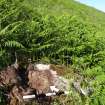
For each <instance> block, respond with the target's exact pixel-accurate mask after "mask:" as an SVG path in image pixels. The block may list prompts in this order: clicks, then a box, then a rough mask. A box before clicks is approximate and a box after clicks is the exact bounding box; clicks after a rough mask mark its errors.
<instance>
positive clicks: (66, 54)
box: [0, 0, 105, 105]
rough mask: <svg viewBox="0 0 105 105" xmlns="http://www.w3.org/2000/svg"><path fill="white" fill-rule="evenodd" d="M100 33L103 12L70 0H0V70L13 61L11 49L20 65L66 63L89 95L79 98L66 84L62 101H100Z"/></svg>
mask: <svg viewBox="0 0 105 105" xmlns="http://www.w3.org/2000/svg"><path fill="white" fill-rule="evenodd" d="M104 34H105V13H104V12H101V11H99V10H96V9H95V8H92V7H89V6H86V5H84V4H81V3H78V2H76V1H74V0H0V69H2V68H3V67H6V66H7V65H9V64H12V63H13V62H14V61H15V58H16V57H15V53H17V58H18V60H19V62H21V63H22V64H23V65H25V64H26V63H27V60H28V58H31V59H32V61H33V62H43V63H52V64H60V65H66V66H67V67H68V69H67V72H68V71H69V69H71V68H72V71H73V72H75V73H78V75H82V76H83V77H84V78H85V81H83V84H82V85H81V86H82V87H83V88H86V87H87V85H88V86H90V87H91V88H92V89H93V94H91V95H90V96H86V97H84V96H81V95H79V94H78V93H76V92H74V91H73V90H72V88H71V91H70V95H69V96H68V97H67V98H66V101H65V102H64V105H78V104H80V105H105V100H104V99H105V35H104ZM74 76H75V75H74V74H72V76H71V75H70V74H69V73H68V75H65V77H66V78H69V79H70V80H72V79H74ZM86 81H87V82H86ZM97 87H98V88H97ZM74 93H75V94H74ZM0 94H1V99H2V100H1V103H0V104H3V103H4V101H3V97H2V91H1V93H0ZM60 101H61V100H59V99H57V100H55V102H54V103H53V105H60V104H61V105H62V103H63V102H60Z"/></svg>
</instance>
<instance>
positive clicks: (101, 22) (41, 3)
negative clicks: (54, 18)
mask: <svg viewBox="0 0 105 105" xmlns="http://www.w3.org/2000/svg"><path fill="white" fill-rule="evenodd" d="M24 2H25V5H28V6H29V5H30V6H31V7H32V8H34V9H35V8H37V9H38V11H39V12H40V13H44V14H51V15H62V14H66V15H68V14H71V15H76V16H78V17H80V19H83V20H84V21H87V22H90V23H92V24H95V25H97V26H100V27H101V28H102V27H103V26H105V13H103V12H101V11H99V10H96V9H95V8H92V7H89V6H86V5H84V4H81V3H79V2H76V1H74V0H25V1H24Z"/></svg>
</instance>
